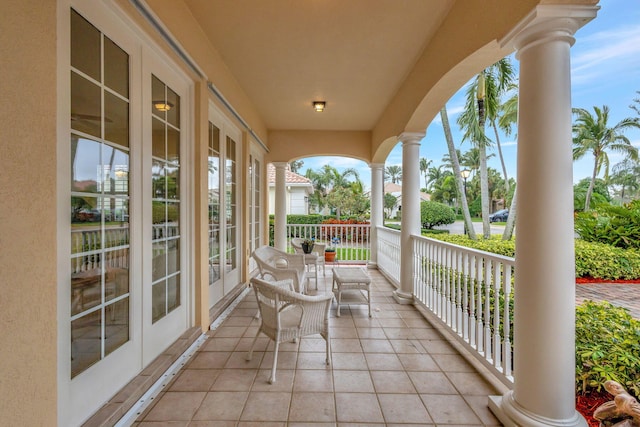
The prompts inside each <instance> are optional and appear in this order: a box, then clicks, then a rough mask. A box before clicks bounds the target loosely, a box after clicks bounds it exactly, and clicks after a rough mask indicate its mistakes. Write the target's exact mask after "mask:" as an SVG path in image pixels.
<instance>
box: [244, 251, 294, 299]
mask: <svg viewBox="0 0 640 427" xmlns="http://www.w3.org/2000/svg"><path fill="white" fill-rule="evenodd" d="M252 256H253V259H254V260H255V261H256V263H257V264H258V270H259V271H260V273H259V276H260V277H261V278H262V279H268V278H272V279H273V280H286V279H291V280H292V281H293V285H294V289H295V290H296V291H297V292H300V293H301V294H303V293H305V287H304V285H305V279H306V272H305V265H304V256H303V255H300V254H289V253H286V252H282V251H280V250H278V249H276V248H274V247H272V246H261V247H259V248H258V249H256V250H255V251H253V254H252Z"/></svg>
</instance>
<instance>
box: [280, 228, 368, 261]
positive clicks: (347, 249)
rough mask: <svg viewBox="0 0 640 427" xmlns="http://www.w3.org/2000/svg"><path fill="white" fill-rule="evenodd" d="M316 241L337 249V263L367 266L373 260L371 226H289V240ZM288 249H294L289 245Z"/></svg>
mask: <svg viewBox="0 0 640 427" xmlns="http://www.w3.org/2000/svg"><path fill="white" fill-rule="evenodd" d="M293 237H300V238H303V239H314V240H317V241H318V242H323V243H326V244H327V247H333V248H335V249H336V261H338V262H348V263H353V264H366V263H367V262H368V261H369V260H370V259H371V239H370V237H371V226H370V225H369V224H287V238H288V239H289V240H290V239H291V238H293ZM288 249H289V250H290V251H291V252H293V248H292V247H291V245H290V244H288Z"/></svg>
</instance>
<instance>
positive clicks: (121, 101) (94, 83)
mask: <svg viewBox="0 0 640 427" xmlns="http://www.w3.org/2000/svg"><path fill="white" fill-rule="evenodd" d="M70 79H71V135H70V139H71V177H70V178H71V200H70V203H71V218H70V220H71V257H70V260H71V288H70V289H71V292H70V296H69V297H70V300H71V312H70V322H71V378H73V377H75V376H77V375H78V374H80V373H81V372H83V371H85V370H86V369H87V368H89V367H90V366H91V365H93V364H95V363H96V362H98V361H99V360H101V359H103V358H104V357H105V356H107V355H108V354H110V353H112V352H113V351H115V350H116V349H117V348H118V347H120V346H122V345H123V344H124V343H126V342H127V341H129V324H130V318H129V262H130V257H129V250H130V244H129V198H130V194H129V164H130V159H129V156H130V154H129V55H128V54H127V53H126V52H125V51H124V50H122V49H121V48H120V47H118V46H117V45H116V44H115V43H114V42H113V41H112V40H110V39H109V38H108V37H106V36H105V35H104V34H102V33H101V32H100V31H99V30H98V29H97V28H96V27H94V26H93V25H92V24H90V23H89V22H88V21H87V20H85V19H84V18H83V17H82V16H81V15H80V14H78V13H77V12H75V11H74V10H71V70H70Z"/></svg>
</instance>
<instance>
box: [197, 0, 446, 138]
mask: <svg viewBox="0 0 640 427" xmlns="http://www.w3.org/2000/svg"><path fill="white" fill-rule="evenodd" d="M185 3H186V4H187V6H188V7H189V8H190V10H191V13H192V14H193V16H194V17H195V19H196V20H197V21H198V22H199V24H200V26H201V27H202V29H203V31H204V33H205V35H206V37H207V38H208V39H209V40H210V42H211V44H212V45H213V46H214V47H215V49H216V50H218V52H219V53H220V55H221V56H222V58H223V60H224V61H225V64H226V65H227V67H228V68H229V70H230V71H231V73H232V74H233V75H234V77H235V78H236V80H237V81H238V83H239V84H240V86H241V87H242V88H243V90H244V91H245V92H246V93H247V95H248V96H249V98H250V99H251V100H252V102H253V103H254V105H255V107H256V109H257V110H258V113H259V114H260V115H261V116H262V118H263V120H264V121H265V124H266V126H267V127H268V128H269V129H282V130H285V129H306V130H371V129H373V128H374V126H375V125H376V123H377V122H378V120H379V118H380V116H381V115H382V114H383V112H384V111H385V109H386V108H387V106H388V105H389V103H390V102H391V100H392V98H393V97H394V95H395V94H396V92H397V91H398V89H399V88H400V87H401V85H402V83H403V81H404V80H405V79H406V78H407V76H408V75H409V73H410V72H411V70H412V69H413V67H414V66H415V64H416V62H417V60H418V58H419V57H420V55H421V53H422V52H423V50H424V49H425V47H426V46H427V44H428V43H429V41H430V40H431V38H432V37H433V35H434V34H435V32H436V30H437V29H438V27H439V26H440V25H441V23H442V21H443V20H444V19H445V17H446V15H447V13H448V12H449V10H450V9H451V7H452V6H453V5H454V3H455V0H437V1H432V0H430V1H425V0H403V1H396V0H349V1H342V0H305V1H293V0H270V1H254V0H233V1H211V0H185ZM314 100H324V101H326V102H327V107H326V110H325V111H324V112H323V113H321V114H320V113H315V112H314V111H313V109H312V108H311V102H312V101H314Z"/></svg>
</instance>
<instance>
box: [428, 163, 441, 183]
mask: <svg viewBox="0 0 640 427" xmlns="http://www.w3.org/2000/svg"><path fill="white" fill-rule="evenodd" d="M443 167H444V165H439V166H432V167H430V168H429V172H428V178H429V185H430V188H433V185H434V184H435V183H436V182H438V181H439V180H440V179H441V178H442V176H443V174H444V171H443V170H442V168H443Z"/></svg>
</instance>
